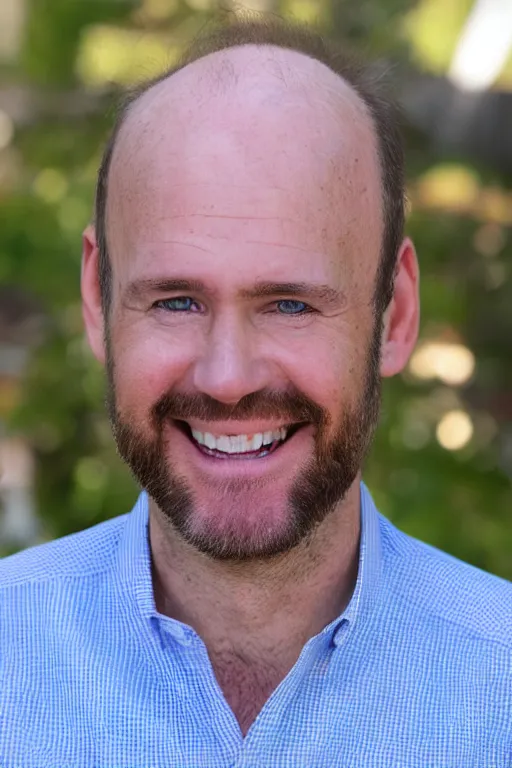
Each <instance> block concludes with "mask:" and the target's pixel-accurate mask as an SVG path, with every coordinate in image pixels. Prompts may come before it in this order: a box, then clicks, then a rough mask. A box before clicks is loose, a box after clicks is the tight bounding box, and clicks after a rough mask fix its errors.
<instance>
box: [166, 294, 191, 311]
mask: <svg viewBox="0 0 512 768" xmlns="http://www.w3.org/2000/svg"><path fill="white" fill-rule="evenodd" d="M156 306H157V307H161V308H162V309H167V310H168V311H169V312H198V305H197V302H195V301H194V299H191V298H190V296H176V298H174V299H162V301H157V303H156Z"/></svg>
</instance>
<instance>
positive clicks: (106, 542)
mask: <svg viewBox="0 0 512 768" xmlns="http://www.w3.org/2000/svg"><path fill="white" fill-rule="evenodd" d="M126 517H127V515H121V516H120V517H116V518H114V519H112V520H108V521H106V522H104V523H100V524H98V525H95V526H93V527H92V528H88V529H87V530H85V531H80V533H74V534H71V535H70V536H64V537H63V538H60V539H56V540H55V541H51V542H48V543H45V544H39V545H38V546H35V547H31V548H30V549H26V550H24V551H22V552H18V553H17V554H15V555H10V556H9V557H6V558H3V559H2V560H0V596H1V595H2V594H4V595H5V592H6V591H9V590H10V589H15V588H16V587H21V588H22V587H30V585H34V586H36V585H37V584H39V585H41V584H50V583H55V582H58V581H61V580H66V579H70V578H73V577H79V578H84V577H87V576H90V575H92V574H96V573H98V572H100V571H102V570H104V569H105V568H107V567H108V565H109V563H110V561H111V559H112V556H113V554H114V552H115V550H116V545H117V542H118V539H119V536H120V533H121V531H122V529H123V525H124V523H125V520H126Z"/></svg>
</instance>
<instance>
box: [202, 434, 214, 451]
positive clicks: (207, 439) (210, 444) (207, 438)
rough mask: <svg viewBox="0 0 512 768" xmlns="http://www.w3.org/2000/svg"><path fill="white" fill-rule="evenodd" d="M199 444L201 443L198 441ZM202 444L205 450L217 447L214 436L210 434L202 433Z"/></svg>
mask: <svg viewBox="0 0 512 768" xmlns="http://www.w3.org/2000/svg"><path fill="white" fill-rule="evenodd" d="M199 442H201V441H199ZM204 444H205V445H206V447H207V448H212V449H213V448H216V447H217V440H216V439H215V438H214V436H213V435H212V434H211V433H210V432H205V433H204Z"/></svg>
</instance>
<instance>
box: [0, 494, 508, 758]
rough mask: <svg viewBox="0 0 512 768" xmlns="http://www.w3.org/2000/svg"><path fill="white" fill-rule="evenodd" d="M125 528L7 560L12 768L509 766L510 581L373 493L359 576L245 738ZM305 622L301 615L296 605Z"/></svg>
mask: <svg viewBox="0 0 512 768" xmlns="http://www.w3.org/2000/svg"><path fill="white" fill-rule="evenodd" d="M147 523H148V503H147V497H146V495H145V494H142V495H141V496H140V498H139V500H138V502H137V504H136V506H135V508H134V509H133V511H132V512H131V514H129V515H125V516H123V517H119V518H116V519H114V520H111V521H109V522H106V523H103V524H101V525H98V526H96V527H94V528H91V529H90V530H88V531H84V532H82V533H79V534H75V535H73V536H69V537H67V538H64V539H60V540H58V541H55V542H52V543H49V544H45V545H43V546H40V547H36V548H33V549H31V550H27V551H26V552H22V553H20V554H17V555H14V556H12V557H10V558H7V559H5V560H3V561H2V562H0V766H1V768H14V767H15V766H16V768H68V767H69V768H189V767H190V768H228V766H229V767H230V768H231V767H234V766H236V767H237V768H241V767H242V766H244V767H245V768H257V767H258V768H298V766H304V768H332V767H333V766H336V767H338V766H339V768H342V767H343V768H374V767H375V768H376V767H377V766H378V767H379V768H419V767H420V766H421V768H511V766H512V585H510V584H509V583H507V582H505V581H501V580H500V579H498V578H496V577H493V576H490V575H488V574H486V573H483V572H481V571H479V570H477V569H475V568H472V567H471V566H469V565H466V564H463V563H461V562H459V561H457V560H455V559H454V558H452V557H449V556H448V555H445V554H443V553H441V552H439V551H437V550H435V549H433V548H431V547H428V546H427V545H425V544H422V543H420V542H418V541H416V540H414V539H411V538H409V537H408V536H406V535H405V534H403V533H401V532H399V531H398V530H397V529H396V528H394V527H393V526H392V525H391V524H390V523H389V522H388V521H387V520H386V519H385V518H383V517H381V516H380V515H379V513H378V512H377V510H376V509H375V507H374V504H373V502H372V499H371V497H370V495H369V493H368V491H367V490H366V488H365V487H364V486H362V540H361V551H360V564H359V566H360V567H359V575H358V580H357V584H356V588H355V592H354V595H353V597H352V600H351V602H350V604H349V605H348V607H347V609H346V610H345V611H344V613H343V614H342V615H341V616H340V617H339V618H338V619H336V621H334V622H332V623H331V624H330V625H329V626H328V627H326V628H325V629H324V630H323V631H322V632H321V633H320V634H319V635H317V636H316V637H313V638H312V639H311V640H309V642H308V643H306V645H305V646H304V648H303V650H302V653H301V655H300V658H299V660H298V661H297V663H296V665H295V666H294V668H293V669H292V671H291V672H290V673H289V675H288V676H287V677H286V678H285V680H284V681H283V682H282V683H281V685H280V686H279V687H278V688H277V690H276V691H275V692H274V693H273V694H272V696H271V697H270V699H269V700H268V701H267V703H266V704H265V706H264V708H263V709H262V711H261V712H260V714H259V716H258V718H257V719H256V721H255V722H254V724H253V725H252V727H251V729H250V731H249V733H248V735H247V736H246V738H245V739H243V738H242V736H241V733H240V730H239V728H238V725H237V722H236V720H235V718H234V716H233V714H232V712H231V710H230V709H229V707H228V705H227V703H226V701H225V700H224V698H223V696H222V693H221V691H220V689H219V687H218V685H217V683H216V681H215V678H214V676H213V674H212V668H211V665H210V663H209V660H208V656H207V652H206V649H205V646H204V645H203V643H202V641H201V640H200V638H199V637H198V636H197V635H196V634H195V633H194V631H193V630H192V629H191V628H190V627H188V626H185V625H183V624H181V623H180V622H178V621H174V620H172V619H170V618H167V617H165V616H162V615H160V614H159V613H157V611H156V609H155V604H154V600H153V592H152V584H151V571H150V552H149V546H148V537H147ZM297 610H300V605H297Z"/></svg>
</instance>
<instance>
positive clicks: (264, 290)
mask: <svg viewBox="0 0 512 768" xmlns="http://www.w3.org/2000/svg"><path fill="white" fill-rule="evenodd" d="M178 291H180V292H187V293H188V292H190V293H202V294H203V295H210V296H211V295H213V294H214V293H215V292H214V291H212V290H211V289H210V288H208V287H207V286H206V285H205V283H203V282H202V281H201V280H187V279H184V278H149V279H146V280H135V281H134V282H132V283H129V285H128V287H127V288H126V291H125V298H126V299H128V300H129V301H130V300H131V301H134V300H135V301H136V300H137V299H140V298H142V297H143V296H145V295H147V294H152V293H154V294H158V293H176V292H178ZM239 295H240V296H241V297H242V298H244V299H262V298H266V297H271V296H300V297H301V298H303V299H307V300H309V301H318V302H320V303H322V304H324V305H329V306H332V307H340V306H342V305H343V304H344V303H345V302H346V296H345V294H344V293H343V292H342V291H337V290H336V289H335V288H332V287H331V286H330V285H325V284H321V283H270V282H262V283H257V284H256V285H255V286H254V287H253V288H244V289H242V290H241V291H240V293H239Z"/></svg>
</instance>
